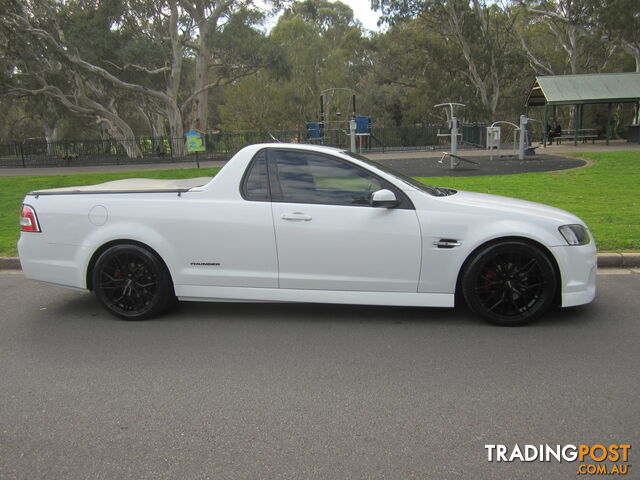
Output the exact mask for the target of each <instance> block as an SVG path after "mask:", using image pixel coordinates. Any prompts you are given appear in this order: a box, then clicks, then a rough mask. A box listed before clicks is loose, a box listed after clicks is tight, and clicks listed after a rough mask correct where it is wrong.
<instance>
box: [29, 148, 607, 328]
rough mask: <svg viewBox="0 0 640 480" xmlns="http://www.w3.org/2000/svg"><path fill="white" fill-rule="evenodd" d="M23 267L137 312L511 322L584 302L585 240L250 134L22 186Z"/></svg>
mask: <svg viewBox="0 0 640 480" xmlns="http://www.w3.org/2000/svg"><path fill="white" fill-rule="evenodd" d="M20 224H21V227H22V232H21V235H20V240H19V242H18V251H19V254H20V261H21V263H22V268H23V271H24V273H25V275H26V276H27V277H28V278H33V279H36V280H41V281H44V282H49V283H54V284H57V285H61V286H64V287H71V288H76V289H82V290H92V291H94V292H95V294H96V296H97V298H98V300H99V301H100V303H102V305H103V306H104V307H105V308H106V309H107V310H108V311H110V312H111V313H112V314H114V315H116V316H118V317H120V318H124V319H128V320H141V319H145V318H150V317H153V316H155V315H158V314H160V313H161V312H162V311H164V310H165V309H166V308H167V307H168V306H170V305H171V304H172V303H173V301H174V300H175V299H176V297H177V298H178V299H179V300H195V301H264V302H316V303H343V304H362V305H403V306H423V307H453V306H454V301H455V299H456V295H457V298H459V299H464V300H465V301H466V303H467V304H468V305H469V307H470V308H471V309H472V310H473V311H474V312H476V313H478V314H480V315H482V316H483V317H484V318H486V319H487V320H488V321H490V322H492V323H495V324H499V325H521V324H524V323H527V322H529V321H531V320H533V319H534V318H536V317H538V316H539V315H541V314H542V313H544V312H545V311H546V310H547V309H548V308H549V307H550V306H552V305H553V304H556V305H560V306H562V307H569V306H574V305H581V304H585V303H588V302H590V301H591V300H592V299H593V298H594V295H595V283H596V248H595V244H594V241H593V239H592V237H591V234H590V232H589V230H588V228H587V226H586V225H585V224H584V222H582V221H581V220H580V219H579V218H577V217H576V216H574V215H572V214H570V213H568V212H565V211H563V210H559V209H557V208H553V207H548V206H545V205H541V204H537V203H532V202H526V201H523V200H515V199H511V198H505V197H497V196H493V195H486V194H479V193H471V192H463V191H456V190H452V189H447V188H436V187H431V186H428V185H423V184H421V183H419V182H417V181H415V180H413V179H411V178H408V177H405V176H403V175H401V174H399V173H397V172H393V171H391V170H389V169H388V168H387V167H384V166H382V165H379V164H376V163H374V162H371V161H369V160H367V159H366V158H364V157H361V156H359V155H356V154H352V153H349V152H345V151H342V150H338V149H334V148H328V147H321V146H313V145H294V144H291V145H289V144H280V143H279V144H261V145H252V146H249V147H246V148H244V149H242V150H241V151H240V152H238V153H237V154H236V155H235V156H234V157H233V158H232V159H231V160H230V161H229V162H228V163H227V165H226V166H225V167H224V168H223V169H222V170H221V171H220V172H219V173H218V174H217V175H216V176H215V177H213V178H200V179H192V180H170V181H167V180H148V179H129V180H118V181H114V182H108V183H103V184H100V185H94V186H88V187H69V188H58V189H50V190H39V191H34V192H31V193H29V194H28V195H27V196H26V197H25V199H24V204H23V207H22V212H21V218H20Z"/></svg>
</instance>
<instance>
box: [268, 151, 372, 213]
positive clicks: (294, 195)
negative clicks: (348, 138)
mask: <svg viewBox="0 0 640 480" xmlns="http://www.w3.org/2000/svg"><path fill="white" fill-rule="evenodd" d="M269 155H270V156H271V155H274V157H275V158H274V160H275V162H274V163H275V166H276V170H277V172H278V180H279V184H280V188H281V190H282V201H284V202H293V203H322V204H327V205H369V201H370V200H371V194H372V193H373V192H375V191H376V190H379V189H380V188H383V187H382V182H381V180H380V179H379V178H377V177H376V176H374V175H371V174H369V173H367V172H366V171H364V170H360V169H359V168H356V167H354V166H353V165H349V164H348V163H347V162H343V161H341V160H339V159H335V158H331V157H329V156H325V155H317V154H314V153H311V152H300V151H287V150H275V151H270V152H269Z"/></svg>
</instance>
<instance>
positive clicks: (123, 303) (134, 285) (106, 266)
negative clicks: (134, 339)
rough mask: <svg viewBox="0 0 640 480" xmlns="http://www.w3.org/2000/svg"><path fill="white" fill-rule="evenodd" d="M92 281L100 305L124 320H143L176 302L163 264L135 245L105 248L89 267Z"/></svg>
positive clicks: (147, 251)
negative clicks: (91, 267)
mask: <svg viewBox="0 0 640 480" xmlns="http://www.w3.org/2000/svg"><path fill="white" fill-rule="evenodd" d="M92 285H93V290H94V292H95V294H96V297H97V298H98V301H99V302H100V303H101V304H102V306H103V307H104V308H105V309H106V310H107V311H108V312H109V313H111V314H113V315H115V316H116V317H118V318H121V319H124V320H146V319H149V318H152V317H155V316H157V315H159V314H161V313H162V312H164V311H165V310H167V308H169V307H170V306H172V305H174V304H175V303H176V301H175V300H176V297H175V294H174V291H173V284H172V282H171V276H170V275H169V272H168V270H167V267H166V266H165V265H164V263H163V262H162V261H161V260H160V259H159V258H158V256H157V255H155V254H154V253H152V252H150V251H149V250H147V249H146V248H143V247H140V246H138V245H129V244H127V245H115V246H113V247H110V248H108V249H107V250H105V251H104V252H103V253H102V254H101V255H100V256H99V257H98V260H97V261H96V263H95V266H94V268H93V272H92Z"/></svg>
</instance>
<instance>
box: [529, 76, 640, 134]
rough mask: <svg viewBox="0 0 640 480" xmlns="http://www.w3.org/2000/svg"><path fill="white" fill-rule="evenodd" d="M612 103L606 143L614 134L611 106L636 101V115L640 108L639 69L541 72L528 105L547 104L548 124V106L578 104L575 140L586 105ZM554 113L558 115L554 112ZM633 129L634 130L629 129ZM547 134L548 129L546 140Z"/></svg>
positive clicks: (608, 118) (545, 113) (545, 114)
mask: <svg viewBox="0 0 640 480" xmlns="http://www.w3.org/2000/svg"><path fill="white" fill-rule="evenodd" d="M603 103H606V104H608V106H609V110H608V117H607V145H608V144H609V139H610V138H611V108H612V104H614V103H634V104H635V108H636V115H635V117H636V118H637V117H638V109H639V108H640V73H597V74H586V75H554V76H539V77H536V81H535V83H534V84H533V87H532V88H531V91H530V92H529V97H528V98H527V105H526V106H527V110H528V109H529V107H537V106H544V124H543V125H547V124H548V116H549V107H550V106H551V107H554V109H555V107H556V106H558V105H575V106H576V115H575V126H574V131H575V134H574V144H577V143H578V135H577V133H578V132H579V131H580V130H581V128H582V113H583V109H584V105H588V104H603ZM554 116H555V115H554ZM636 128H640V127H637V126H636ZM545 131H546V129H545ZM630 133H631V132H630ZM546 141H547V138H546V133H545V138H544V142H545V144H546Z"/></svg>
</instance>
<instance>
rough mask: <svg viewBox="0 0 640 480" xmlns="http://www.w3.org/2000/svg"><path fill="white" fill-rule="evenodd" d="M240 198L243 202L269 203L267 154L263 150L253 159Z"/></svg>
mask: <svg viewBox="0 0 640 480" xmlns="http://www.w3.org/2000/svg"><path fill="white" fill-rule="evenodd" d="M242 196H243V197H244V198H245V200H256V201H263V202H264V201H269V184H268V177H267V154H266V151H265V150H260V151H259V152H258V153H257V154H256V156H255V157H253V160H252V161H251V164H250V165H249V170H248V171H247V173H246V174H245V177H244V182H243V184H242Z"/></svg>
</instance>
